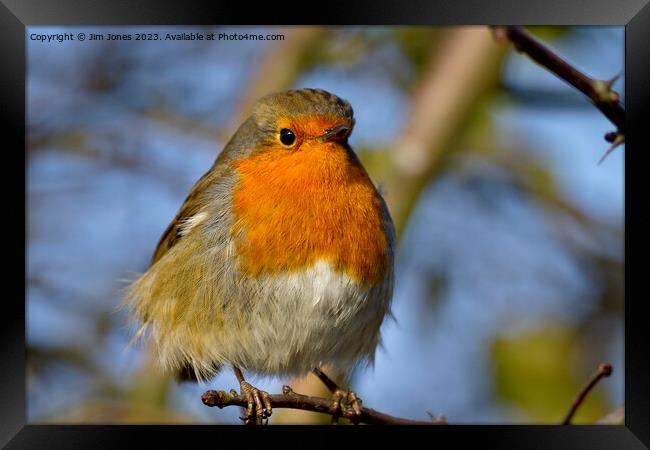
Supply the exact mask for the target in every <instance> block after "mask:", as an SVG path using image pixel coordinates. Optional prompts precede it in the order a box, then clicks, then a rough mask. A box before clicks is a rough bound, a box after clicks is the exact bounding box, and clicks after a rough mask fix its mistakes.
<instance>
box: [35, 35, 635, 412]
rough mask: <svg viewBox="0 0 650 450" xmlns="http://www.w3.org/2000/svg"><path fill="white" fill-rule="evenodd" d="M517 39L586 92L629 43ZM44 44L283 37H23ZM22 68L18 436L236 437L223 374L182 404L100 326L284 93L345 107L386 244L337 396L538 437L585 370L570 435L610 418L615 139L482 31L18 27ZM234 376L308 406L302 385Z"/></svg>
mask: <svg viewBox="0 0 650 450" xmlns="http://www.w3.org/2000/svg"><path fill="white" fill-rule="evenodd" d="M529 30H530V31H532V32H533V33H534V34H535V35H536V36H537V37H539V38H540V39H542V40H544V42H546V43H547V44H548V45H549V46H550V47H551V48H552V49H553V50H555V51H556V52H557V53H558V54H560V55H562V57H564V58H565V59H567V60H568V61H569V62H571V63H572V64H574V65H575V66H576V67H577V68H579V69H580V70H582V71H584V72H586V73H587V74H588V75H590V76H592V77H594V78H599V79H608V78H611V77H613V76H615V75H617V74H619V73H622V70H623V68H624V53H623V49H624V29H623V27H613V28H612V27H610V28H607V27H571V28H565V27H542V28H531V29H529ZM62 32H72V33H77V32H85V33H87V34H88V33H90V32H94V33H104V34H106V33H109V32H110V33H136V32H151V33H153V32H156V33H159V34H160V35H161V36H164V34H165V33H167V32H170V33H179V32H188V33H189V32H201V33H209V32H215V33H217V34H218V33H220V32H225V33H251V32H254V33H261V34H265V35H266V34H269V33H272V34H282V35H283V36H284V39H283V40H274V41H247V40H237V41H218V40H215V41H164V40H163V41H155V42H152V41H144V42H142V41H137V42H136V41H110V42H107V41H89V40H86V41H85V42H79V41H73V42H70V41H67V42H61V43H59V42H51V43H43V42H38V41H34V40H30V39H29V33H62ZM27 48H28V67H27V69H28V80H27V102H28V105H27V110H28V118H27V119H28V130H27V132H28V135H27V141H28V147H27V214H28V215H27V224H28V245H27V252H28V256H27V261H28V267H27V278H28V279H27V283H28V288H27V322H28V323H27V338H28V380H27V381H28V420H29V422H30V423H239V422H240V421H239V419H238V418H237V417H238V415H239V414H240V410H239V408H234V407H231V408H226V409H223V410H219V409H217V408H207V407H205V406H204V405H203V404H202V403H201V399H200V395H201V393H202V392H203V391H205V390H206V389H209V388H210V389H223V390H229V389H231V388H237V382H236V379H235V377H234V375H233V374H232V373H231V372H230V371H226V372H224V373H223V374H221V375H219V376H217V377H216V378H215V379H213V380H212V381H210V382H209V383H208V384H207V385H205V386H198V385H194V384H188V383H185V384H181V385H178V384H176V382H175V381H173V380H172V379H170V378H169V377H167V376H164V375H161V374H160V373H158V372H157V371H156V370H155V368H154V366H153V364H152V355H151V354H150V352H149V351H148V349H147V347H146V346H142V345H139V346H135V347H128V342H129V339H130V333H131V332H132V328H130V327H129V326H128V325H127V322H126V318H125V312H124V311H121V310H119V309H118V308H117V307H118V305H119V303H120V302H121V299H122V290H123V289H124V287H125V286H126V283H127V282H128V280H131V279H133V278H134V277H135V276H137V274H138V273H142V272H143V271H145V270H146V268H147V265H148V262H149V259H150V257H151V254H152V252H153V250H154V248H155V246H156V243H157V241H158V239H159V237H160V235H161V233H162V232H163V230H164V229H165V228H166V226H167V225H168V223H169V222H170V221H171V219H172V218H173V217H174V215H175V214H176V211H177V210H178V208H179V207H180V205H181V203H182V202H183V200H184V198H185V196H186V195H187V193H188V192H189V190H190V188H191V187H192V185H193V184H194V182H195V181H196V180H197V179H198V178H199V177H200V176H201V175H202V174H203V173H204V172H205V171H207V169H208V168H209V167H210V166H211V164H212V162H213V161H214V159H215V158H216V156H217V155H218V153H219V151H220V150H221V148H222V147H223V145H224V144H225V143H226V141H227V140H228V138H229V137H230V135H231V134H232V132H233V131H234V130H235V129H236V127H237V126H238V125H239V124H240V123H241V122H242V120H243V118H244V117H245V116H246V115H247V114H248V112H249V111H250V108H251V106H252V104H253V103H254V101H255V100H256V99H257V98H258V97H260V96H262V95H265V94H267V93H269V92H273V91H278V90H283V89H285V88H289V87H315V88H323V89H326V90H329V91H331V92H333V93H335V94H337V95H339V96H341V97H343V98H345V99H347V100H349V101H350V102H351V104H352V106H353V107H354V111H355V117H356V123H357V125H356V127H355V130H354V132H353V134H352V136H351V139H350V142H351V144H352V146H353V148H354V149H355V150H356V151H357V153H358V154H359V156H360V158H361V160H362V161H363V162H364V164H365V166H366V168H367V169H368V171H369V173H370V175H371V177H372V179H373V181H374V182H375V183H376V184H377V185H379V186H380V187H381V190H382V192H383V193H384V195H385V197H386V200H387V202H388V204H389V207H390V210H391V213H392V215H393V218H394V220H395V222H396V225H397V228H398V233H399V246H398V250H397V261H396V286H395V295H394V300H393V312H394V315H395V318H396V321H390V320H388V321H386V322H385V323H384V325H383V340H384V345H383V348H380V349H378V351H377V356H376V364H375V367H374V368H360V369H358V370H356V371H355V372H354V373H353V374H351V381H350V384H351V386H352V388H353V389H354V390H355V391H356V392H357V393H358V395H359V396H360V397H361V398H362V399H363V401H364V405H365V406H369V407H372V408H374V409H377V410H380V411H382V412H385V413H388V414H393V415H398V416H402V417H408V418H413V419H421V420H426V419H427V418H428V415H427V412H430V413H432V414H434V415H437V414H444V416H445V417H446V418H447V420H448V421H449V422H453V423H531V422H533V423H556V422H559V421H561V420H562V419H563V417H564V415H565V414H566V412H567V411H568V409H569V407H570V406H571V403H572V401H573V398H574V397H575V395H576V394H577V392H578V391H579V390H580V388H581V386H582V385H584V383H585V382H586V381H587V380H588V379H589V377H590V376H591V374H592V373H593V372H594V371H595V368H596V366H597V365H598V363H599V362H601V361H609V362H611V363H612V364H613V366H614V373H613V375H612V377H611V378H608V379H605V380H603V381H602V382H601V383H600V384H599V385H598V386H597V387H596V389H595V390H594V391H593V392H592V393H591V394H590V395H589V397H588V398H587V400H586V402H585V404H584V405H583V406H582V407H581V409H580V410H579V412H578V414H577V416H576V418H575V420H574V422H575V423H594V422H595V421H596V420H598V419H600V418H601V417H603V416H605V415H606V414H607V413H609V412H611V411H612V410H614V409H615V408H617V407H619V406H620V405H622V404H623V393H624V389H623V388H624V386H623V373H624V370H625V368H624V365H623V364H624V360H623V271H624V265H623V264H624V255H623V235H624V216H623V212H624V192H623V184H624V170H623V154H624V150H622V149H617V150H616V151H615V152H614V153H612V154H611V155H610V156H609V157H608V158H607V159H606V160H605V161H604V162H603V163H602V164H601V165H598V164H597V163H598V160H599V159H600V157H601V156H602V154H603V153H604V152H605V150H606V149H607V147H608V145H609V144H608V143H607V142H605V141H604V139H603V135H604V134H605V133H606V132H608V131H612V130H614V126H613V125H612V124H611V123H609V122H608V120H607V119H605V118H604V117H603V116H602V114H601V113H600V112H599V111H598V110H597V109H596V108H594V107H593V106H592V105H591V104H590V103H589V102H588V100H586V99H585V98H584V97H583V96H582V95H581V94H580V93H578V92H577V91H575V90H574V89H573V88H571V87H569V86H568V85H566V84H565V83H564V82H562V81H561V80H559V79H557V78H556V77H555V76H554V75H553V74H551V73H549V72H548V71H547V70H546V69H544V68H542V67H540V66H538V65H536V64H535V63H533V62H532V61H531V60H530V59H529V58H528V57H527V56H525V55H523V54H519V53H517V52H515V51H514V50H513V47H512V45H509V44H507V43H497V42H495V40H494V39H493V36H492V35H491V33H490V31H489V29H488V28H486V27H466V28H465V27H453V28H409V27H363V28H361V27H359V28H357V27H340V28H316V27H291V28H275V27H274V28H249V27H247V28H230V27H228V28H205V27H183V28H160V27H137V28H116V29H113V28H94V29H87V28H65V29H60V28H57V29H53V28H43V27H32V28H29V30H28V36H27ZM622 79H623V78H621V79H620V80H622ZM620 80H619V81H617V82H616V84H615V85H614V89H615V90H617V91H618V92H619V93H621V95H624V92H622V90H623V86H622V81H620ZM249 377H250V379H251V380H252V382H253V384H256V385H257V386H258V387H260V388H263V389H266V390H268V391H269V392H271V393H278V392H280V389H281V386H282V385H283V384H287V383H289V384H291V385H292V386H293V387H294V389H295V390H296V391H297V392H301V393H311V394H316V395H324V392H322V388H321V387H320V386H319V385H318V382H317V381H316V378H315V377H308V378H306V379H303V380H283V379H260V378H255V377H251V376H250V375H249ZM328 421H329V419H328V418H327V417H326V416H324V415H319V414H315V413H305V412H296V411H290V410H276V411H274V415H273V417H272V419H271V423H320V422H328Z"/></svg>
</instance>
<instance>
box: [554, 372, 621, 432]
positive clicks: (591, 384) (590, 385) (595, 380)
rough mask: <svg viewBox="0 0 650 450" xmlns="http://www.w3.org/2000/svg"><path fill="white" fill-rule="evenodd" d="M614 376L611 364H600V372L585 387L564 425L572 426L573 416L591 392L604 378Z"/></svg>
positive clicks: (574, 402) (572, 406)
mask: <svg viewBox="0 0 650 450" xmlns="http://www.w3.org/2000/svg"><path fill="white" fill-rule="evenodd" d="M611 374H612V365H611V364H609V363H600V364H599V365H598V370H597V371H596V373H595V374H594V375H593V376H592V377H591V380H589V383H587V384H586V385H585V387H583V388H582V390H581V391H580V393H579V394H578V396H577V397H576V399H575V400H574V401H573V404H572V405H571V409H570V410H569V412H568V413H567V415H566V417H565V418H564V421H563V422H562V424H563V425H570V424H571V419H573V416H574V415H575V413H576V411H577V410H578V408H579V407H580V405H581V404H582V403H583V402H584V400H585V398H586V397H587V394H589V392H591V390H592V389H593V388H594V386H596V384H597V383H598V381H600V379H601V378H603V377H608V376H610V375H611Z"/></svg>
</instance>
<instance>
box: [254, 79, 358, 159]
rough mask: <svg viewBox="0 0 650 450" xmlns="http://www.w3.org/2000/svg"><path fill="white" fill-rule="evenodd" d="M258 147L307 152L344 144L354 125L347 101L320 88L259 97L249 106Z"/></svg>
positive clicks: (345, 144)
mask: <svg viewBox="0 0 650 450" xmlns="http://www.w3.org/2000/svg"><path fill="white" fill-rule="evenodd" d="M251 119H252V121H254V122H255V124H256V126H257V133H258V136H259V138H260V139H259V140H258V149H260V150H276V151H283V152H286V151H291V152H298V151H302V152H309V150H310V149H314V148H318V149H320V150H323V149H327V148H336V147H339V148H340V146H344V147H347V140H348V137H349V136H350V133H351V132H352V128H353V127H354V116H353V111H352V107H351V106H350V103H348V102H347V101H345V100H343V99H341V98H339V97H337V96H336V95H334V94H330V93H329V92H327V91H324V90H321V89H299V90H290V91H285V92H281V93H277V94H271V95H268V96H266V97H263V98H262V99H260V100H259V101H258V102H257V104H256V105H255V107H254V109H253V113H252V116H251Z"/></svg>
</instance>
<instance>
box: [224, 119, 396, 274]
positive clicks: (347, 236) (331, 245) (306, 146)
mask: <svg viewBox="0 0 650 450" xmlns="http://www.w3.org/2000/svg"><path fill="white" fill-rule="evenodd" d="M321 129H322V128H321ZM233 166H234V167H235V168H236V170H237V171H238V173H239V181H238V183H237V184H236V186H235V188H234V191H233V203H232V204H233V214H234V219H235V220H234V222H233V223H234V224H233V228H232V235H233V238H234V240H235V242H236V249H237V254H238V261H239V264H240V269H241V270H242V271H243V272H244V273H247V274H249V275H252V276H258V275H260V274H273V273H280V272H296V271H301V270H304V269H307V268H309V267H310V266H311V265H313V264H314V263H316V262H317V261H319V260H326V261H328V262H329V263H330V265H331V267H333V268H335V269H336V270H338V271H341V272H344V273H346V274H348V275H349V276H350V277H351V278H352V279H354V280H355V281H357V282H358V283H360V284H363V285H366V286H372V285H375V284H376V283H378V282H380V281H382V280H383V279H384V277H385V276H386V273H387V270H388V265H389V254H388V252H389V248H388V245H389V242H388V236H387V233H386V229H385V223H384V216H383V213H382V201H381V199H380V198H379V194H378V193H377V192H376V190H375V188H374V186H373V184H372V182H371V181H370V179H369V177H368V175H367V173H366V171H365V170H364V168H363V167H362V166H361V165H360V164H359V163H358V162H357V161H356V159H355V158H352V157H351V156H350V155H349V154H348V152H347V150H346V149H345V148H344V147H343V146H341V145H340V144H338V143H335V142H327V143H322V142H319V141H316V140H305V142H303V143H302V145H301V147H300V148H298V149H297V150H287V149H286V148H281V147H278V148H272V149H270V150H268V151H263V152H260V153H257V154H254V155H253V156H251V157H249V158H246V159H243V160H239V161H235V162H234V163H233Z"/></svg>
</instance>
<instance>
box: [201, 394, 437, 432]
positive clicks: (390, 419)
mask: <svg viewBox="0 0 650 450" xmlns="http://www.w3.org/2000/svg"><path fill="white" fill-rule="evenodd" d="M282 392H283V393H282V394H273V395H270V398H271V405H272V406H273V408H274V409H276V408H277V409H279V408H290V409H301V410H304V411H313V412H318V413H323V414H331V410H330V407H331V405H332V400H331V399H328V398H322V397H310V396H307V395H302V394H297V393H295V392H294V391H293V390H292V389H291V388H290V387H289V386H284V387H283V388H282ZM201 400H202V401H203V403H204V404H205V405H206V406H216V407H218V408H224V407H226V406H243V407H245V406H246V405H247V403H248V402H247V400H246V398H244V397H242V396H240V395H239V394H238V393H237V392H236V391H234V390H232V391H230V392H225V391H212V390H210V391H206V392H204V393H203V395H202V396H201ZM343 417H345V418H347V419H349V420H355V419H356V418H357V416H356V414H355V413H354V411H352V410H351V409H347V410H346V411H345V412H343ZM359 421H360V423H366V424H376V425H443V424H446V423H447V421H446V420H445V419H444V417H438V418H432V419H431V420H430V421H424V420H411V419H403V418H401V417H394V416H390V415H388V414H384V413H381V412H379V411H375V410H374V409H371V408H361V418H360V420H359Z"/></svg>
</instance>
